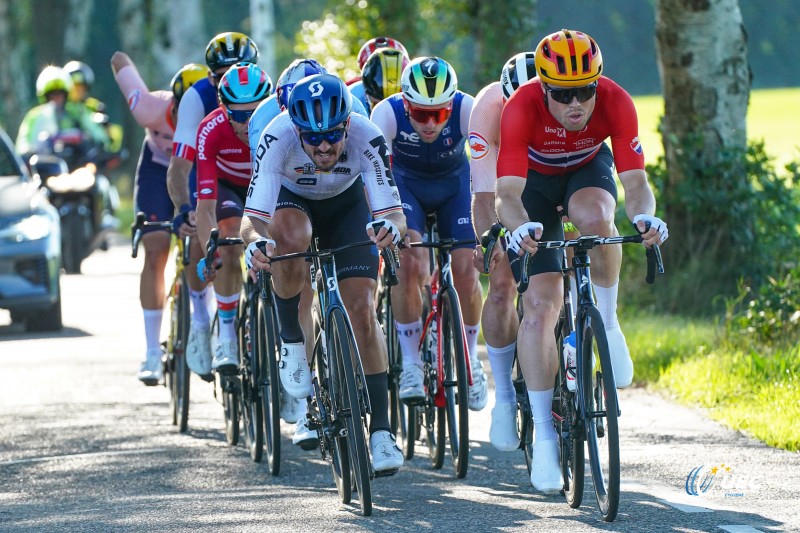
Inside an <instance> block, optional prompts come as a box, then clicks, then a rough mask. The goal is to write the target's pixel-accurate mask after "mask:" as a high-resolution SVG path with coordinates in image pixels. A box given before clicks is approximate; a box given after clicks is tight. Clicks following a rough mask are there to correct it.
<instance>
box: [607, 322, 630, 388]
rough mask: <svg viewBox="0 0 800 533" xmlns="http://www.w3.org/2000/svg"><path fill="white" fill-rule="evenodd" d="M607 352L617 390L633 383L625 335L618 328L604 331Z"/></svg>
mask: <svg viewBox="0 0 800 533" xmlns="http://www.w3.org/2000/svg"><path fill="white" fill-rule="evenodd" d="M606 337H607V338H608V350H609V352H610V354H611V366H612V367H613V369H614V382H615V383H616V385H617V388H618V389H624V388H625V387H628V386H630V384H631V383H632V382H633V361H632V360H631V353H630V351H628V344H627V342H625V335H624V334H623V333H622V330H621V329H620V328H619V326H617V327H615V328H613V329H607V330H606Z"/></svg>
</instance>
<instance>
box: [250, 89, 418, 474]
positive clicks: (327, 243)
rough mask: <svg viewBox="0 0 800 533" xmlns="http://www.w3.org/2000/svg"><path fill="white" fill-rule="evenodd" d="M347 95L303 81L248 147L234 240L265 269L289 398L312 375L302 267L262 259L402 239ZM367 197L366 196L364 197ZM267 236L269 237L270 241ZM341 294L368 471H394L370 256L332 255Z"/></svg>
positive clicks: (398, 216)
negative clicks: (359, 384)
mask: <svg viewBox="0 0 800 533" xmlns="http://www.w3.org/2000/svg"><path fill="white" fill-rule="evenodd" d="M351 107H352V97H351V95H350V91H349V90H348V89H347V86H346V85H345V84H344V82H343V81H341V80H340V79H339V78H337V77H336V76H333V75H330V74H317V75H314V76H310V77H307V78H304V79H303V80H301V81H300V82H298V83H297V85H295V87H294V88H293V89H292V92H291V94H290V95H289V108H288V110H287V111H286V112H284V113H281V114H280V115H278V116H277V117H276V118H275V119H274V120H273V121H272V122H271V123H270V124H269V125H268V126H267V128H266V129H265V130H264V132H263V133H262V135H261V140H260V141H259V144H258V148H257V150H256V160H255V162H254V165H253V178H252V180H251V181H250V190H249V191H248V198H247V203H246V205H245V210H244V213H245V215H246V216H245V217H244V218H243V219H242V238H243V239H244V240H245V242H247V243H249V245H248V248H247V252H246V253H245V257H246V258H247V260H248V264H249V265H250V266H251V267H252V268H253V269H254V270H266V269H269V270H271V272H272V274H273V281H274V282H275V283H274V284H275V292H276V295H277V304H278V315H279V318H280V324H281V332H280V335H281V342H282V348H281V370H280V372H281V383H282V384H283V386H284V388H285V389H286V391H287V392H288V393H289V394H291V395H293V396H295V397H296V398H304V397H306V396H307V395H309V394H310V392H311V375H310V372H309V367H308V361H307V359H306V349H305V344H304V342H305V341H304V338H303V332H302V329H301V328H300V322H299V319H298V303H299V300H300V291H301V289H302V286H303V283H304V281H305V279H306V278H307V276H308V264H307V263H306V262H304V261H300V260H297V261H285V262H281V263H276V264H275V265H274V266H270V265H269V263H268V260H267V257H266V256H264V254H262V253H261V252H260V251H259V250H258V247H257V243H258V242H259V241H261V242H264V241H266V250H267V255H272V254H274V253H275V252H276V251H278V253H280V254H286V253H292V252H302V251H305V250H306V249H308V247H309V245H310V243H311V239H312V235H313V236H314V237H316V238H318V239H319V245H320V247H321V248H334V247H337V246H341V245H344V244H349V243H351V242H355V241H359V240H361V239H362V238H363V236H365V235H368V236H369V238H371V239H372V240H373V241H374V242H375V244H376V245H377V247H379V248H384V247H386V246H391V245H392V244H396V243H398V242H399V241H400V239H401V237H403V236H404V234H405V229H406V224H405V217H404V216H403V209H402V206H401V204H400V195H399V193H398V192H397V187H396V186H395V184H394V180H393V178H392V174H391V170H390V169H389V159H388V150H387V147H386V142H385V141H384V139H383V135H381V132H380V130H378V128H377V127H376V126H375V125H374V124H372V123H371V122H370V121H369V120H368V119H367V118H366V117H363V116H361V115H357V114H351V113H350V110H351ZM365 191H366V194H364V193H365ZM273 239H274V240H273ZM336 269H337V275H338V277H339V281H340V285H341V295H342V299H343V300H344V304H345V307H346V308H347V312H348V314H349V315H350V318H351V321H352V325H353V331H354V333H355V337H356V343H357V344H358V348H359V353H360V354H361V360H362V364H363V367H364V374H365V375H366V382H367V383H366V384H367V390H368V393H369V401H370V404H371V406H372V415H371V417H370V424H369V425H370V427H369V431H370V450H371V454H372V465H373V468H375V470H376V471H382V470H392V469H397V468H399V467H400V466H402V465H403V455H402V453H401V452H400V450H399V448H398V447H397V445H396V444H395V442H394V435H392V434H391V431H390V427H391V426H390V424H389V392H388V380H387V368H388V360H387V354H386V345H385V343H384V339H383V338H382V337H383V335H382V333H381V329H380V326H379V325H378V322H377V319H376V315H375V304H374V301H373V295H374V294H375V288H376V279H377V275H378V251H377V249H376V247H374V246H373V247H365V246H362V247H357V248H352V249H350V250H347V251H345V252H343V253H340V254H338V255H337V257H336Z"/></svg>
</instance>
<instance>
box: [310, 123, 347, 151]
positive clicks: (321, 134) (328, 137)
mask: <svg viewBox="0 0 800 533" xmlns="http://www.w3.org/2000/svg"><path fill="white" fill-rule="evenodd" d="M346 130H347V127H346V126H342V127H341V128H336V129H333V130H328V131H301V132H300V138H301V139H302V140H303V142H304V143H306V144H308V145H311V146H319V145H320V144H322V141H325V142H326V143H328V144H336V143H338V142H339V141H341V140H342V139H343V138H344V132H345V131H346Z"/></svg>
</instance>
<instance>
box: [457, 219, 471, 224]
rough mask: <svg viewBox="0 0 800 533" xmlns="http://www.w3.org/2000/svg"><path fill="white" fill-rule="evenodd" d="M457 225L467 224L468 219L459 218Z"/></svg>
mask: <svg viewBox="0 0 800 533" xmlns="http://www.w3.org/2000/svg"><path fill="white" fill-rule="evenodd" d="M458 223H459V224H469V217H461V218H459V219H458Z"/></svg>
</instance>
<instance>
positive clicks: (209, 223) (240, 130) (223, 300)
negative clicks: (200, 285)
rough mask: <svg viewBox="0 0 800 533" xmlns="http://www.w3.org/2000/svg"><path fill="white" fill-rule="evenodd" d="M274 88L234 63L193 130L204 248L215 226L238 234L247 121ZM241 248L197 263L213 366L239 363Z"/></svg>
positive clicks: (247, 169) (263, 76) (230, 367)
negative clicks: (215, 101) (211, 326)
mask: <svg viewBox="0 0 800 533" xmlns="http://www.w3.org/2000/svg"><path fill="white" fill-rule="evenodd" d="M271 92H272V80H271V79H270V78H269V76H268V75H267V73H266V72H264V71H263V70H261V68H260V67H259V66H258V65H256V64H254V63H237V64H236V65H234V66H232V67H231V68H230V69H229V70H228V71H227V72H226V73H225V75H224V76H222V79H221V80H220V83H219V89H218V93H219V101H220V106H219V108H217V109H215V110H214V111H212V112H211V113H209V115H208V116H207V117H206V118H205V119H203V121H202V122H201V123H200V127H199V129H198V132H197V237H198V239H199V240H200V244H201V245H202V246H203V248H204V249H205V246H206V243H207V242H208V238H209V236H210V235H211V230H212V229H213V228H218V229H219V236H220V238H228V237H238V236H239V226H240V224H241V221H242V211H243V210H244V203H245V197H246V196H247V188H248V186H249V185H250V174H251V162H250V144H249V143H248V140H247V123H248V121H249V120H250V116H251V115H252V114H253V112H254V111H255V109H256V107H258V104H259V103H260V102H261V101H262V100H264V99H265V98H267V97H268V96H269V95H270V93H271ZM242 251H243V250H242V247H241V246H223V247H220V249H219V256H220V259H221V268H220V269H219V271H218V272H217V271H216V267H219V266H220V265H206V261H205V258H203V259H201V260H200V262H199V263H198V264H197V272H198V275H199V276H200V278H201V279H209V280H213V282H214V292H216V294H217V316H218V318H219V344H218V345H217V346H216V349H215V353H214V358H213V360H212V362H211V368H212V370H217V371H219V372H231V371H235V369H236V367H237V366H238V364H239V345H238V341H237V338H236V324H235V322H236V310H237V308H238V306H239V296H240V293H241V291H242V270H241V266H240V260H241V257H242Z"/></svg>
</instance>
